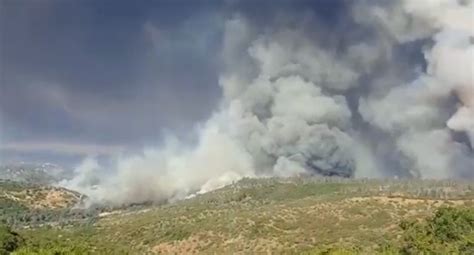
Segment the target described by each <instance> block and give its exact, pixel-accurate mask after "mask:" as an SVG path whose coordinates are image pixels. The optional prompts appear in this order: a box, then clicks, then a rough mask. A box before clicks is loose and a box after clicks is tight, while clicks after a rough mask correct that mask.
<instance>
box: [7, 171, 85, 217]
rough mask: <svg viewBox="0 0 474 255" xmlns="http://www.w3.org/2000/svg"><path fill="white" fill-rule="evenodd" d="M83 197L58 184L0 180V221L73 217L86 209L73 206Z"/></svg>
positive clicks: (83, 212) (82, 215) (83, 214)
mask: <svg viewBox="0 0 474 255" xmlns="http://www.w3.org/2000/svg"><path fill="white" fill-rule="evenodd" d="M83 198H84V196H83V195H82V194H80V193H78V192H75V191H72V190H68V189H65V188H62V187H54V186H49V185H39V184H31V183H26V182H14V181H9V180H0V223H2V222H4V223H7V224H8V225H12V226H38V225H51V224H58V223H64V222H66V221H67V222H72V221H77V220H78V219H83V218H85V217H86V216H85V214H86V213H89V212H87V211H84V210H81V209H77V210H76V209H75V208H76V207H77V206H78V205H80V203H81V201H82V199H83ZM77 216H79V217H77ZM89 216H92V215H87V217H89Z"/></svg>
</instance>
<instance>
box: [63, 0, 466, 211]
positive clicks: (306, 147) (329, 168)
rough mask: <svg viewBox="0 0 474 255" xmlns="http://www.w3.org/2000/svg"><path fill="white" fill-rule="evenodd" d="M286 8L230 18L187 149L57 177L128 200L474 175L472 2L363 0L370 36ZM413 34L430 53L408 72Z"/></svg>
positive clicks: (168, 147)
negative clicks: (216, 91) (206, 110)
mask: <svg viewBox="0 0 474 255" xmlns="http://www.w3.org/2000/svg"><path fill="white" fill-rule="evenodd" d="M289 13H290V14H286V15H275V17H274V20H273V21H271V22H269V24H266V25H264V26H263V27H262V25H261V24H256V23H258V22H255V21H253V20H252V19H251V18H248V17H246V16H245V14H237V15H234V16H233V17H232V18H229V19H228V20H227V21H226V23H225V28H224V38H223V47H222V61H223V66H224V68H223V70H222V73H221V75H220V79H219V83H220V86H221V87H222V91H223V98H222V101H221V105H220V107H219V109H217V110H216V111H215V112H214V114H213V115H212V117H210V119H209V120H207V121H206V122H205V123H203V124H202V125H201V126H200V127H199V128H198V132H197V133H198V142H197V144H196V145H192V146H191V145H188V144H186V143H182V142H180V141H179V140H177V139H168V141H167V142H166V143H165V144H164V146H161V147H160V148H157V149H153V150H146V151H145V152H144V153H143V155H139V156H131V157H123V158H121V159H118V160H117V164H116V168H115V169H116V170H115V171H113V173H109V174H107V175H106V176H99V175H98V173H99V172H100V171H98V170H100V166H99V165H98V164H96V163H94V162H93V161H91V159H88V160H87V161H86V162H85V163H84V164H83V165H82V166H81V167H80V168H78V171H77V177H76V178H75V179H73V180H71V181H69V182H65V183H63V185H66V186H70V187H72V188H74V189H78V190H79V191H83V192H84V193H86V194H87V195H89V197H90V198H91V199H92V200H93V201H94V202H105V203H113V204H123V203H133V202H143V201H165V200H170V199H180V198H184V197H186V196H188V195H189V194H192V193H196V192H207V191H210V190H213V189H216V188H218V187H221V186H223V185H226V184H229V183H231V182H233V181H236V180H238V179H240V178H243V177H262V176H295V175H301V174H317V175H337V176H345V177H391V176H411V177H421V178H462V177H473V176H474V159H473V158H474V153H473V150H472V144H474V89H473V86H474V82H473V74H474V66H473V65H474V55H473V52H474V48H473V47H474V24H473V15H474V1H470V0H465V1H457V0H425V1H421V0H417V1H411V0H401V1H389V2H388V3H385V2H383V1H382V2H380V3H377V4H372V1H359V2H357V3H354V4H353V6H352V7H351V11H350V14H351V15H352V20H353V23H354V26H355V28H354V29H356V30H357V29H358V30H360V31H369V32H370V36H369V35H368V34H367V36H366V37H363V39H360V36H357V34H358V33H357V31H355V32H354V31H352V33H353V35H351V32H350V31H344V33H347V35H345V34H344V35H340V37H342V36H347V37H349V38H351V39H350V40H347V41H346V42H345V43H344V44H343V45H340V46H334V45H331V43H327V42H331V40H329V39H328V38H327V37H330V36H329V34H330V33H331V32H333V31H331V29H329V28H326V29H321V28H315V27H314V26H313V24H315V23H317V19H315V17H313V16H312V15H310V14H309V15H299V14H291V12H289ZM360 31H359V32H360ZM338 32H339V31H334V33H338ZM341 33H342V32H341ZM339 39H340V38H339ZM414 43H418V44H422V46H421V47H419V49H423V50H424V52H423V54H424V58H425V61H426V67H424V68H423V67H420V68H418V69H416V70H414V69H415V68H414V67H413V66H412V65H410V64H408V63H404V62H403V60H406V59H409V58H410V56H403V57H400V56H397V54H400V53H399V52H397V49H399V48H402V47H404V46H406V45H408V46H409V45H411V44H414ZM407 68H409V69H413V70H408V71H407ZM457 133H462V134H465V136H466V137H469V139H470V141H469V139H461V140H462V141H459V139H455V134H457ZM91 170H93V171H91ZM91 175H92V176H91Z"/></svg>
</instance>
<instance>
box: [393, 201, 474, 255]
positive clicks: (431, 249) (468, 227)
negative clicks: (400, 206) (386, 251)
mask: <svg viewBox="0 0 474 255" xmlns="http://www.w3.org/2000/svg"><path fill="white" fill-rule="evenodd" d="M400 226H401V228H402V229H403V230H404V235H403V236H404V240H403V241H404V243H403V247H402V251H403V252H404V253H407V254H419V253H424V254H453V253H454V254H459V253H461V254H474V208H464V209H459V208H441V209H439V210H438V211H437V212H436V213H435V215H434V216H433V217H432V218H430V219H428V220H426V221H423V222H415V221H404V222H402V223H401V224H400Z"/></svg>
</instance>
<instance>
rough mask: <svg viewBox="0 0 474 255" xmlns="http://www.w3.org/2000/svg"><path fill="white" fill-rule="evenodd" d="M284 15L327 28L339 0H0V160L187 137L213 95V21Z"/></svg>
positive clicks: (217, 62)
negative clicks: (299, 15)
mask: <svg viewBox="0 0 474 255" xmlns="http://www.w3.org/2000/svg"><path fill="white" fill-rule="evenodd" d="M289 9H292V10H295V9H297V10H299V11H301V12H310V13H315V14H316V16H318V17H319V20H320V21H321V23H324V24H326V25H331V26H334V27H336V26H337V25H338V22H339V23H340V20H341V17H342V15H339V14H341V13H343V12H344V9H345V1H329V0H327V1H235V0H229V1H181V0H178V1H171V0H162V1H120V0H113V1H112V0H103V1H95V0H80V1H72V0H41V1H35V0H0V160H2V161H4V162H10V161H35V162H44V161H48V162H53V163H60V164H75V163H77V162H78V161H79V160H81V159H82V158H84V157H85V156H87V155H96V156H99V157H100V156H103V157H107V156H110V155H114V154H116V153H119V152H124V151H125V152H127V151H139V150H140V149H141V148H143V147H146V146H154V145H157V144H160V143H161V142H162V141H161V140H162V137H163V134H166V133H173V134H176V135H178V136H185V137H186V136H188V135H189V132H190V130H192V128H191V127H192V126H195V125H196V123H200V122H202V121H204V120H205V119H207V118H208V117H209V116H210V115H211V114H212V112H213V109H215V108H216V106H217V105H218V103H219V98H221V94H222V91H221V88H220V87H219V85H218V76H219V73H220V71H221V70H220V69H221V66H222V63H221V62H222V59H221V48H222V43H223V42H222V41H223V24H224V21H225V20H226V19H228V18H229V17H232V16H235V15H238V14H239V13H244V14H245V15H246V16H248V17H250V18H251V19H253V20H254V22H256V23H265V22H266V19H268V18H269V17H271V16H272V15H274V14H275V13H276V12H278V11H285V10H289ZM262 10H265V11H262Z"/></svg>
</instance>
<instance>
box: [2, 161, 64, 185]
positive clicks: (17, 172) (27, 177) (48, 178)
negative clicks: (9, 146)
mask: <svg viewBox="0 0 474 255" xmlns="http://www.w3.org/2000/svg"><path fill="white" fill-rule="evenodd" d="M70 175H71V173H70V172H69V171H66V170H65V169H64V168H62V167H60V166H58V165H55V164H51V163H44V164H34V163H16V164H6V165H0V180H11V181H15V182H25V183H32V184H41V185H48V184H53V183H56V182H58V181H61V180H63V179H65V178H69V177H70Z"/></svg>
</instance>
